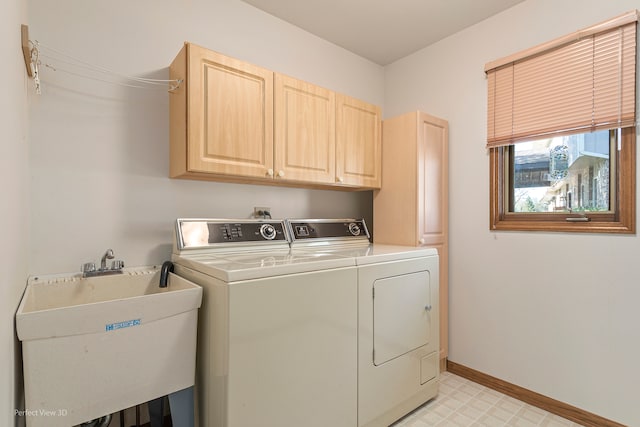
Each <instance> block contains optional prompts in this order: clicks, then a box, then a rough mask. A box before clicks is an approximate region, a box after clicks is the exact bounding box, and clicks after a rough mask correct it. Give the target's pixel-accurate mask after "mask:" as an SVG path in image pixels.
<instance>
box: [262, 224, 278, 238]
mask: <svg viewBox="0 0 640 427" xmlns="http://www.w3.org/2000/svg"><path fill="white" fill-rule="evenodd" d="M260 235H261V236H262V237H264V238H265V239H267V240H273V239H275V238H276V229H275V227H274V226H273V225H271V224H262V225H261V226H260Z"/></svg>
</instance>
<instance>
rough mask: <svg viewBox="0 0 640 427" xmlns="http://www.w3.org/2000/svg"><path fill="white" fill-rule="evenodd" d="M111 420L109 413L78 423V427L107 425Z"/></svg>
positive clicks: (104, 426) (103, 426)
mask: <svg viewBox="0 0 640 427" xmlns="http://www.w3.org/2000/svg"><path fill="white" fill-rule="evenodd" d="M110 422H111V414H109V415H105V416H104V417H101V418H96V419H95V420H92V421H87V422H86V423H82V424H80V427H107V426H108V425H109V423H110Z"/></svg>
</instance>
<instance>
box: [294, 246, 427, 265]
mask: <svg viewBox="0 0 640 427" xmlns="http://www.w3.org/2000/svg"><path fill="white" fill-rule="evenodd" d="M312 251H314V252H316V253H325V254H334V255H339V256H343V257H352V258H355V261H356V265H366V264H373V263H377V262H388V261H399V260H403V259H412V258H420V257H428V256H434V255H438V251H437V249H435V248H427V247H415V246H397V245H383V244H375V243H374V244H370V245H366V246H354V245H349V244H345V245H341V244H324V245H316V246H304V247H298V248H296V250H295V252H296V253H300V252H306V253H309V252H312Z"/></svg>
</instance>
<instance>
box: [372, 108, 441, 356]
mask: <svg viewBox="0 0 640 427" xmlns="http://www.w3.org/2000/svg"><path fill="white" fill-rule="evenodd" d="M382 128H383V137H382V144H383V146H382V150H383V151H382V154H383V157H382V170H383V174H384V175H383V177H382V188H381V189H380V190H379V191H376V192H374V197H373V237H374V242H376V243H387V244H397V245H410V246H428V247H433V248H436V249H437V250H438V256H439V262H440V283H439V291H440V307H439V308H440V319H439V321H440V358H441V360H444V359H446V357H447V356H448V354H449V341H448V313H449V311H448V304H449V302H448V298H449V297H448V296H449V290H448V289H449V280H448V273H449V236H448V234H449V233H448V229H449V221H448V210H449V207H448V206H449V186H448V183H449V178H448V176H449V169H448V168H449V167H448V164H449V155H448V139H449V135H448V129H449V125H448V123H447V121H446V120H442V119H439V118H437V117H433V116H430V115H428V114H425V113H422V112H412V113H408V114H404V115H402V116H398V117H394V118H390V119H387V120H385V121H384V123H383V124H382Z"/></svg>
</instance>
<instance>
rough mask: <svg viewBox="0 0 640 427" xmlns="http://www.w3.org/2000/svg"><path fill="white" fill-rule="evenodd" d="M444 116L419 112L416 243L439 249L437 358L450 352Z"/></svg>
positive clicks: (446, 131) (445, 131)
mask: <svg viewBox="0 0 640 427" xmlns="http://www.w3.org/2000/svg"><path fill="white" fill-rule="evenodd" d="M448 129H449V125H448V123H447V122H446V121H445V120H442V119H438V118H436V117H433V116H429V115H428V114H424V113H419V114H418V147H417V148H418V153H417V157H418V236H419V244H420V245H422V246H430V247H434V248H436V249H437V250H438V255H439V258H440V259H439V261H440V359H441V360H444V359H446V358H447V357H448V353H449V340H448V337H449V328H448V316H449V310H448V307H449V277H448V276H449V253H448V252H449V237H448V230H449V220H448V212H449V178H448V177H449V170H448V169H449V166H448V165H449V154H448V138H449V136H448Z"/></svg>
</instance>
